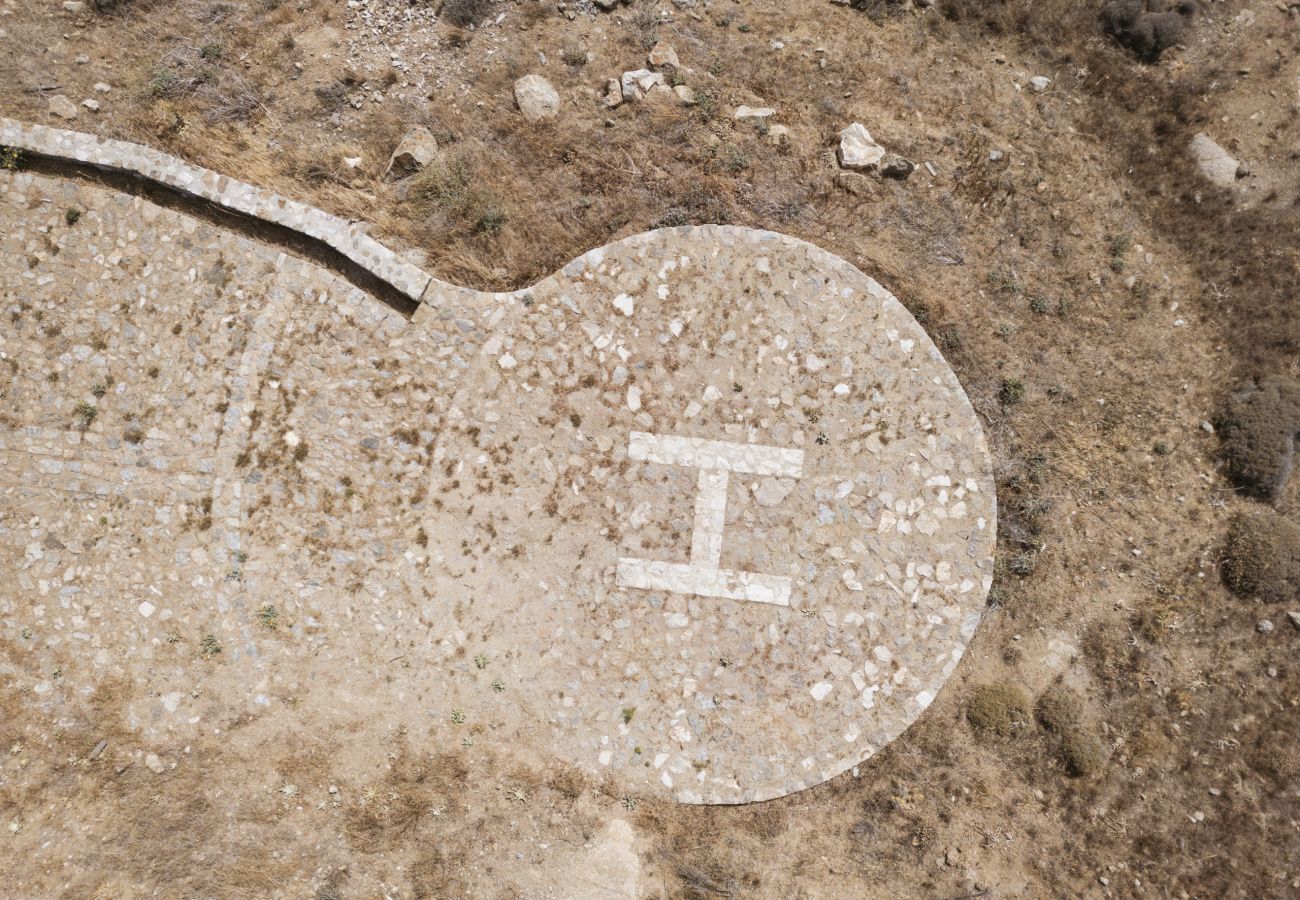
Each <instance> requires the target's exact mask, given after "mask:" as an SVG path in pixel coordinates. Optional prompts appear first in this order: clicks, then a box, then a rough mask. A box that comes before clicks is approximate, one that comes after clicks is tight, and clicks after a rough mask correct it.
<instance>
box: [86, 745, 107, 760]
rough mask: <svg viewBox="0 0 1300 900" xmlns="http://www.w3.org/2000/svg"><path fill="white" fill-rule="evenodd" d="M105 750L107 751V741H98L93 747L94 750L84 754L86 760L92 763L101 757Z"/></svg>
mask: <svg viewBox="0 0 1300 900" xmlns="http://www.w3.org/2000/svg"><path fill="white" fill-rule="evenodd" d="M107 749H108V741H106V740H104V741H100V742H99V743H98V744H96V745H95V746H94V748H93V749H92V750H91V751H90V753H88V754H86V759H88V760H90V761H91V762H94V761H95V760H97V759H99V757H100V756H102V755H103V753H104V751H105V750H107Z"/></svg>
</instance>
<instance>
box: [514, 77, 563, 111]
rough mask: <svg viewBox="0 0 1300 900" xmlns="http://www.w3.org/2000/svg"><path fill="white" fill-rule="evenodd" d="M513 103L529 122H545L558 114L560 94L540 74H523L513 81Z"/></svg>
mask: <svg viewBox="0 0 1300 900" xmlns="http://www.w3.org/2000/svg"><path fill="white" fill-rule="evenodd" d="M515 105H516V106H518V107H519V111H520V112H521V113H523V116H524V118H525V119H527V120H528V121H529V122H545V121H547V120H548V119H554V118H555V117H556V116H558V115H559V114H560V95H559V94H557V93H556V92H555V88H554V87H552V86H551V83H550V82H549V81H547V80H546V79H545V78H543V77H542V76H541V75H525V76H524V77H523V78H520V79H519V80H518V81H516V82H515Z"/></svg>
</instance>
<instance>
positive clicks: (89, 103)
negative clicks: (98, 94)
mask: <svg viewBox="0 0 1300 900" xmlns="http://www.w3.org/2000/svg"><path fill="white" fill-rule="evenodd" d="M81 105H82V106H84V107H86V109H88V110H90V111H91V112H98V111H99V101H98V100H94V99H91V98H87V99H85V100H82V101H81Z"/></svg>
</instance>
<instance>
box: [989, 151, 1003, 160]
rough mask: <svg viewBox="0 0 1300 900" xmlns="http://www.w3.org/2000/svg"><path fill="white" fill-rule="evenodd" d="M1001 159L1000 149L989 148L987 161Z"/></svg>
mask: <svg viewBox="0 0 1300 900" xmlns="http://www.w3.org/2000/svg"><path fill="white" fill-rule="evenodd" d="M1001 159H1002V151H1001V150H990V151H989V162H998V161H999V160H1001Z"/></svg>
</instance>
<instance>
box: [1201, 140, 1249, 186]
mask: <svg viewBox="0 0 1300 900" xmlns="http://www.w3.org/2000/svg"><path fill="white" fill-rule="evenodd" d="M1192 158H1193V159H1195V160H1196V167H1197V168H1198V169H1200V170H1201V174H1202V175H1204V176H1205V178H1206V179H1207V180H1208V181H1210V182H1211V183H1213V184H1216V185H1218V186H1219V187H1232V186H1233V184H1235V183H1236V181H1237V168H1238V166H1240V163H1238V162H1237V160H1236V159H1234V158H1233V156H1232V155H1231V154H1230V153H1228V151H1227V150H1224V149H1223V148H1222V147H1220V146H1219V145H1218V143H1216V142H1215V140H1214V138H1212V137H1210V136H1209V135H1208V134H1206V133H1205V132H1203V131H1202V132H1197V133H1196V134H1195V135H1194V136H1193V137H1192Z"/></svg>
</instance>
